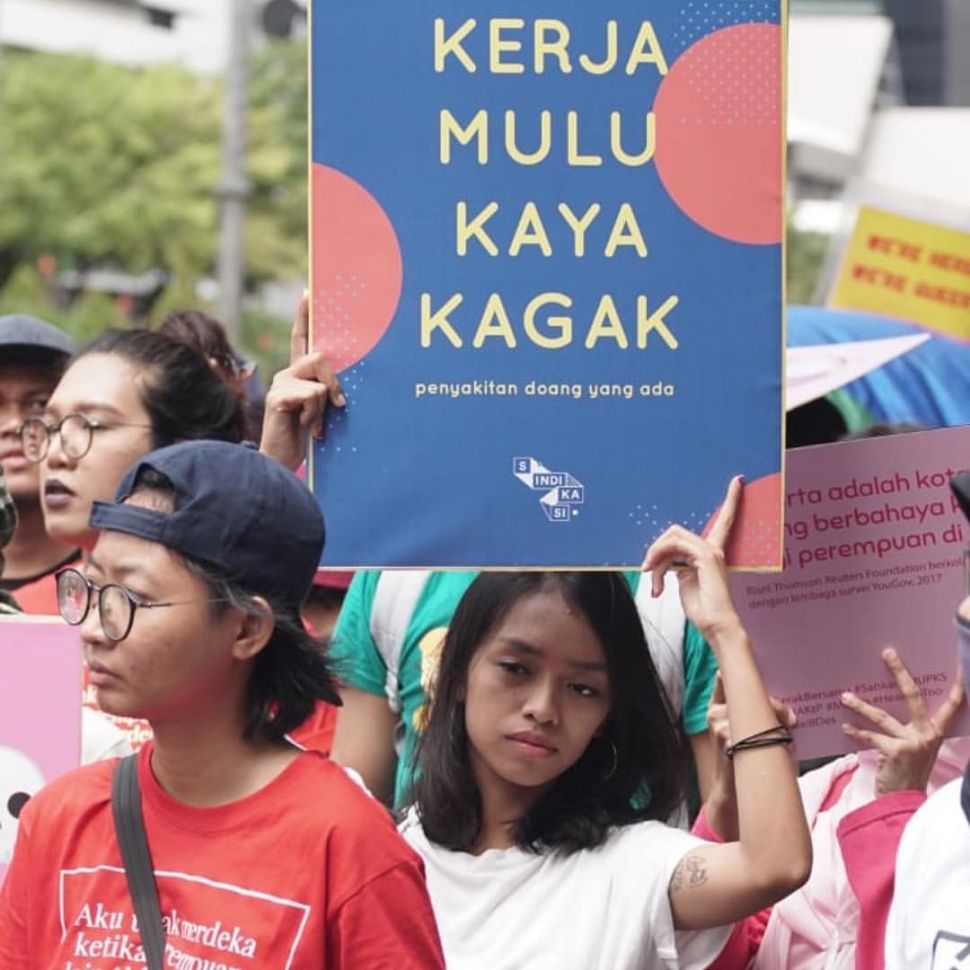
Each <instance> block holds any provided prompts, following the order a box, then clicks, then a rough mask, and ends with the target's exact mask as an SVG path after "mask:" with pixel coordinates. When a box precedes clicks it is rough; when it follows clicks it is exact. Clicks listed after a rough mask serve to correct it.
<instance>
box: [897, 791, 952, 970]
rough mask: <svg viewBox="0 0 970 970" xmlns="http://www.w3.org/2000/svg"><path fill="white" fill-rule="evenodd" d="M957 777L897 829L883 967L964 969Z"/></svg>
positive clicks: (933, 969)
mask: <svg viewBox="0 0 970 970" xmlns="http://www.w3.org/2000/svg"><path fill="white" fill-rule="evenodd" d="M962 785H963V779H962V778H957V779H956V780H955V781H951V782H950V783H949V784H948V785H945V786H944V787H943V788H941V789H940V790H939V791H938V792H936V793H935V794H934V795H931V796H930V797H929V798H928V799H927V800H926V802H925V803H924V804H923V805H922V806H921V807H920V808H919V810H918V811H917V812H916V814H915V815H914V816H913V817H912V819H911V820H910V822H909V824H908V825H907V826H906V829H905V830H904V832H903V837H902V840H901V841H900V843H899V852H898V854H897V855H896V880H895V888H894V891H893V902H892V907H891V908H890V910H889V923H888V925H887V927H886V970H962V968H963V967H967V968H970V823H968V822H967V818H966V816H965V815H964V814H963V809H962V808H961V806H960V788H961V786H962Z"/></svg>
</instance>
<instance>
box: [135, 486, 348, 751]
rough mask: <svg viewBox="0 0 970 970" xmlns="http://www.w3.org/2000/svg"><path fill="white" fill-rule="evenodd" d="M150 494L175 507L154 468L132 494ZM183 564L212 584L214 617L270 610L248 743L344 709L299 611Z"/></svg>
mask: <svg viewBox="0 0 970 970" xmlns="http://www.w3.org/2000/svg"><path fill="white" fill-rule="evenodd" d="M146 491H148V492H154V493H156V494H157V495H158V496H159V497H160V498H162V499H163V500H164V501H166V502H167V501H168V500H169V499H171V501H172V502H173V503H174V500H175V490H174V486H173V485H172V483H171V482H170V481H169V480H168V478H167V477H166V476H165V475H163V474H162V473H161V472H158V471H156V470H155V469H154V468H143V469H142V470H141V472H140V473H139V475H138V479H137V481H136V483H135V489H134V491H133V492H132V493H131V494H132V495H135V494H137V493H138V492H146ZM174 554H175V555H178V554H177V553H174ZM181 559H182V562H184V563H185V566H186V568H187V569H188V570H189V571H190V572H191V573H193V574H195V575H196V576H198V577H199V578H200V579H202V580H203V581H204V582H205V583H206V584H207V585H208V587H209V593H210V598H211V599H212V600H216V601H219V602H213V603H211V604H210V608H211V609H212V611H213V614H214V615H216V616H219V615H221V614H223V613H225V611H226V610H228V609H237V610H242V611H243V612H244V613H249V614H255V615H265V614H266V612H267V610H266V607H264V606H263V604H262V603H260V602H258V601H257V600H256V597H257V596H259V597H261V598H262V599H263V600H265V601H266V603H268V605H269V613H270V614H271V616H272V619H273V632H272V634H271V635H270V638H269V641H268V642H267V644H266V646H265V647H263V649H262V650H261V651H260V652H259V653H258V654H257V655H256V657H255V658H254V660H253V664H252V669H251V670H250V672H249V682H248V685H247V689H246V724H245V728H244V730H243V736H244V737H245V738H246V739H247V740H253V739H255V738H257V737H262V738H265V739H267V740H269V741H279V740H282V738H283V736H284V735H286V734H289V732H290V731H292V730H293V729H294V728H297V727H299V726H300V725H301V724H302V723H303V722H304V721H305V720H306V719H307V718H308V717H309V716H310V715H311V714H312V713H313V709H314V707H315V706H316V703H317V701H326V702H327V703H328V704H333V705H335V706H338V707H339V706H340V704H341V700H340V694H339V692H338V690H337V682H336V679H335V678H334V676H333V673H332V672H331V670H330V666H329V664H328V662H327V659H326V655H325V648H324V645H323V643H321V642H320V641H319V640H317V639H316V637H314V636H312V635H311V634H310V633H309V632H308V631H307V629H306V628H305V627H304V625H303V621H302V619H301V618H300V615H299V612H298V611H296V610H294V609H293V607H292V606H287V605H285V604H283V603H282V602H281V601H280V600H279V599H278V597H275V596H273V595H272V594H271V593H267V592H265V591H262V590H247V589H243V588H242V587H240V586H239V584H237V583H234V582H232V581H231V580H230V579H228V578H227V577H226V576H223V575H221V574H219V573H218V572H216V570H215V569H214V568H213V567H212V566H211V565H209V564H207V563H202V562H198V561H197V560H194V559H189V558H187V557H185V556H182V557H181Z"/></svg>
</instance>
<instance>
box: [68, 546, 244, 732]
mask: <svg viewBox="0 0 970 970" xmlns="http://www.w3.org/2000/svg"><path fill="white" fill-rule="evenodd" d="M83 572H84V573H85V575H86V576H87V577H88V579H89V580H90V581H91V582H92V583H94V584H96V585H97V586H103V585H104V584H106V583H117V584H119V585H121V586H124V587H125V588H126V589H128V590H130V591H131V593H133V594H134V595H135V597H136V599H138V600H139V601H141V602H144V603H172V604H176V605H172V606H157V607H153V608H146V607H141V608H136V609H135V611H134V616H133V618H132V624H131V629H130V630H129V632H128V635H127V636H126V637H125V638H124V639H123V640H121V641H118V642H115V641H112V640H109V639H108V638H107V637H106V636H105V635H104V631H103V629H102V627H101V620H100V617H99V615H98V609H97V599H98V594H97V593H94V594H93V595H92V597H91V600H92V608H91V609H90V610H89V612H88V615H87V617H86V618H85V619H84V621H83V623H82V624H81V627H80V630H81V639H82V641H83V644H84V659H85V662H86V663H87V666H88V681H89V683H90V684H91V685H92V686H93V687H94V689H95V691H96V693H97V701H98V705H99V707H101V709H102V710H104V711H107V712H108V713H109V714H115V715H119V716H123V717H139V718H145V719H146V720H149V721H152V722H155V723H156V724H159V723H163V722H169V723H172V722H185V721H191V720H192V719H193V718H200V717H206V716H208V715H209V714H210V713H211V712H212V710H213V708H214V705H215V704H217V703H218V700H217V699H226V698H229V697H231V696H234V695H233V686H234V685H236V684H238V683H240V678H241V676H242V675H241V672H240V669H239V665H238V662H237V661H236V660H234V658H233V653H232V648H233V643H234V639H235V631H236V630H237V629H238V626H239V622H240V619H239V613H238V612H237V611H235V610H231V609H229V610H226V611H225V612H224V613H221V614H218V613H214V612H213V610H212V607H211V605H210V603H209V602H208V599H209V597H210V596H211V593H210V590H209V586H208V585H207V584H206V583H205V582H204V581H203V580H202V579H201V578H200V577H198V576H196V575H195V574H194V573H191V572H190V571H189V570H188V569H187V568H186V566H185V564H184V563H183V562H181V560H180V559H179V558H178V556H176V555H174V554H173V553H172V552H171V551H170V550H169V549H167V548H166V547H165V546H162V545H159V544H158V543H154V542H147V541H146V540H144V539H139V538H137V537H135V536H130V535H126V534H124V533H121V532H111V531H104V532H102V533H101V534H100V536H99V538H98V541H97V544H96V545H95V546H94V549H93V550H92V551H91V554H90V556H89V558H88V561H87V562H86V563H85V565H84V567H83Z"/></svg>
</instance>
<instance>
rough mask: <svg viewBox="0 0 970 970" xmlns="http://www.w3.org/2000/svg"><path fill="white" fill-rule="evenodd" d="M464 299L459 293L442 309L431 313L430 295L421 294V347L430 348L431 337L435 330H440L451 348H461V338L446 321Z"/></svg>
mask: <svg viewBox="0 0 970 970" xmlns="http://www.w3.org/2000/svg"><path fill="white" fill-rule="evenodd" d="M463 299H464V297H463V296H462V295H461V294H460V293H455V294H454V295H453V296H452V297H451V298H450V299H449V300H448V302H447V303H445V304H444V305H443V306H442V307H440V308H439V309H437V310H435V311H434V313H432V312H431V294H430V293H422V294H421V346H422V347H430V346H431V335H432V334H433V333H434V331H435V330H440V331H441V332H442V333H443V334H444V335H445V336H446V337H447V338H448V339H449V340H450V341H451V344H452V346H453V347H460V346H461V337H459V336H458V333H457V332H456V331H455V328H454V327H453V326H452V325H451V322H450V321H449V320H448V314H449V313H452V312H453V311H455V310H457V309H458V307H459V306H461V302H462V300H463Z"/></svg>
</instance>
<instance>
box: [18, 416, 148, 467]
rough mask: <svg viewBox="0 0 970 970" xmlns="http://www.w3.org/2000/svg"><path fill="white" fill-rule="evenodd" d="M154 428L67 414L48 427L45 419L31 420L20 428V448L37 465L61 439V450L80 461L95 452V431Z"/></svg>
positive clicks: (74, 459)
mask: <svg viewBox="0 0 970 970" xmlns="http://www.w3.org/2000/svg"><path fill="white" fill-rule="evenodd" d="M150 427H151V425H150V424H132V423H130V422H127V421H112V422H110V423H102V422H100V421H96V420H94V419H93V418H89V417H87V416H86V415H83V414H77V413H75V414H66V415H65V416H64V417H63V418H61V420H60V421H58V422H57V424H48V423H47V422H46V421H45V420H44V419H43V418H27V420H26V421H24V423H23V424H22V425H21V426H20V432H19V433H20V445H21V447H22V448H23V450H24V457H25V458H26V459H27V461H32V462H34V463H35V464H36V463H37V462H40V461H43V460H44V459H45V458H46V457H47V452H48V451H49V450H50V446H51V438H53V437H54V435H55V434H59V435H60V436H61V450H62V451H63V452H64V455H65V456H66V457H67V458H70V459H71V460H72V461H77V459H78V458H83V457H84V456H85V455H86V454H87V453H88V452H89V451H90V450H91V442H92V440H93V439H94V432H95V431H107V430H109V429H111V428H150Z"/></svg>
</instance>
